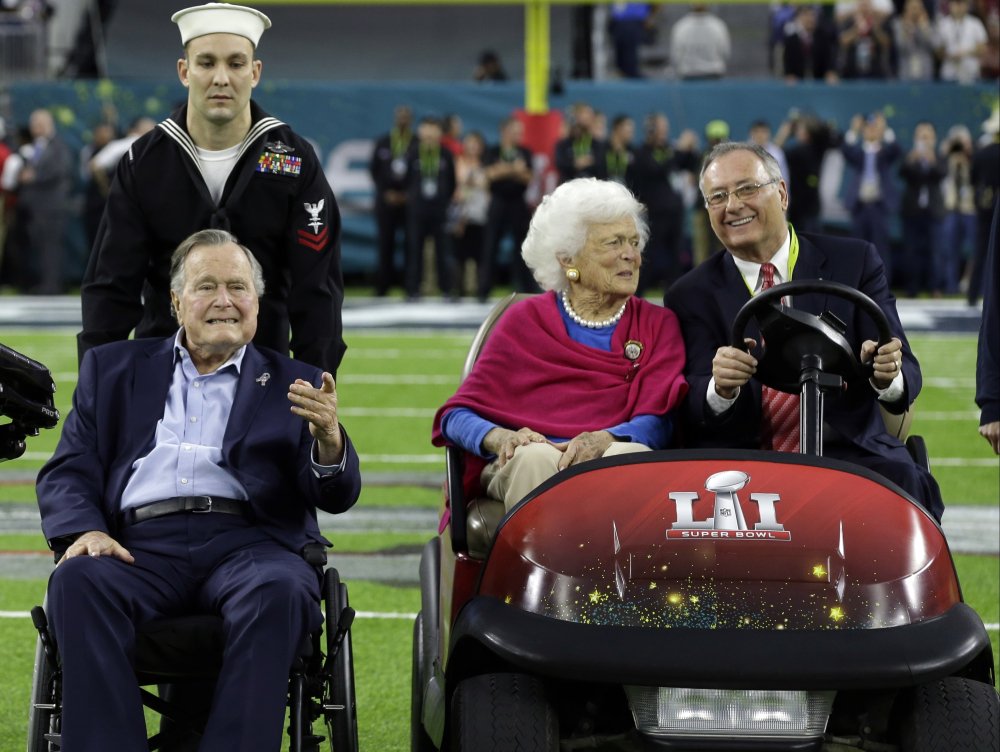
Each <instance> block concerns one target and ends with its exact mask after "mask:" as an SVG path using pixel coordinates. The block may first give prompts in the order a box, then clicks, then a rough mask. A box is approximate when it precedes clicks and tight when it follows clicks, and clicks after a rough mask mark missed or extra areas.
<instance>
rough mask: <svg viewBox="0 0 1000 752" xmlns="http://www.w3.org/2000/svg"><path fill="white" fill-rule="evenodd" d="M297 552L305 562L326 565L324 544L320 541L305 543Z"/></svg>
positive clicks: (319, 565)
mask: <svg viewBox="0 0 1000 752" xmlns="http://www.w3.org/2000/svg"><path fill="white" fill-rule="evenodd" d="M299 553H300V554H302V558H303V559H305V560H306V564H309V565H311V566H314V567H321V568H322V567H325V566H326V562H327V558H326V546H325V545H323V544H322V543H306V544H305V545H304V546H303V547H302V550H301V551H300V552H299Z"/></svg>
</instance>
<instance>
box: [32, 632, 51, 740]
mask: <svg viewBox="0 0 1000 752" xmlns="http://www.w3.org/2000/svg"><path fill="white" fill-rule="evenodd" d="M52 673H53V672H52V664H51V663H50V662H49V659H48V658H47V657H46V655H45V650H44V649H43V648H42V641H41V639H38V640H36V643H35V667H34V670H33V671H32V676H31V707H30V708H29V709H28V745H27V750H28V752H48V749H49V745H48V742H46V741H45V735H46V734H48V733H52V732H58V730H59V717H58V714H57V715H55V717H53V712H52V711H51V710H46V709H40V708H38V707H36V705H39V704H52V703H54V702H55V701H56V700H57V699H58V698H55V697H53V696H52V695H53V692H52Z"/></svg>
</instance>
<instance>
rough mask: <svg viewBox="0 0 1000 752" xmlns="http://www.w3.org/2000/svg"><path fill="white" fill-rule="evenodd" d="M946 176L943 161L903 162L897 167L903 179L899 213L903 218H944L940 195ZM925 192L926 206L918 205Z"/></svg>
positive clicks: (946, 169) (942, 199)
mask: <svg viewBox="0 0 1000 752" xmlns="http://www.w3.org/2000/svg"><path fill="white" fill-rule="evenodd" d="M947 174H948V167H947V165H946V163H945V161H944V160H943V159H941V160H938V161H936V162H934V163H933V164H932V163H928V162H911V161H910V160H909V159H906V160H904V161H903V164H901V165H900V166H899V176H900V177H901V178H902V179H903V198H902V202H901V203H900V207H899V213H900V215H901V216H903V217H916V216H920V215H923V214H927V215H929V216H931V217H933V218H934V219H941V218H942V217H944V197H943V196H942V195H941V181H942V180H944V178H945V176H947ZM924 191H926V196H927V204H926V206H921V205H920V195H921V193H923V192H924Z"/></svg>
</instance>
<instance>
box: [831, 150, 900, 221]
mask: <svg viewBox="0 0 1000 752" xmlns="http://www.w3.org/2000/svg"><path fill="white" fill-rule="evenodd" d="M840 151H841V153H842V154H843V155H844V161H845V162H847V164H849V165H850V166H851V167H853V168H854V174H853V175H852V176H851V177H850V178H848V179H847V182H846V184H845V186H844V206H846V207H847V208H848V210H853V209H854V208H855V206H857V204H858V203H859V200H858V195H859V193H860V191H861V177H862V175H863V173H864V167H865V150H864V148H863V147H862V146H861V144H860V143H856V144H848V143H845V144H842V145H841V147H840ZM902 153H903V150H902V147H900V145H899V144H898V143H896V142H895V141H888V142H885V143H883V144H882V148H881V149H879V150H878V152H877V153H876V154H875V170H876V172H878V179H879V185H880V186H881V188H882V202H881V203H882V204H883V205H884V206H885V207H886V208H887V209H889V210H890V211H895V210H896V208H897V207H898V205H899V192H898V189H897V187H896V175H895V174H894V172H893V169H892V166H893V165H894V164H895V163H896V162H897V161H898V160H899V158H900V156H901V155H902ZM886 219H887V220H888V217H886Z"/></svg>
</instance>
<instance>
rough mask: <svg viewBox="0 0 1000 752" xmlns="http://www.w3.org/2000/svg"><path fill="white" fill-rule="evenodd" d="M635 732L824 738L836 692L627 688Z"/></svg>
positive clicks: (665, 734)
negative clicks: (637, 730)
mask: <svg viewBox="0 0 1000 752" xmlns="http://www.w3.org/2000/svg"><path fill="white" fill-rule="evenodd" d="M625 692H626V694H627V695H628V702H629V705H630V706H631V708H632V716H633V717H634V718H635V725H636V727H637V728H638V729H639V730H640V731H642V732H644V733H647V734H652V735H655V736H676V737H682V736H724V735H729V734H735V733H738V734H740V735H741V737H744V738H761V739H764V738H780V739H794V738H803V739H804V738H810V737H818V736H822V734H823V731H824V730H825V729H826V722H827V719H828V718H829V716H830V709H831V707H832V706H833V698H834V695H835V694H836V693H835V692H804V691H786V690H764V689H750V690H736V689H686V688H683V687H637V686H630V687H626V688H625Z"/></svg>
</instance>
